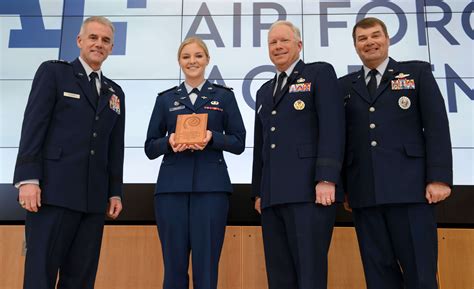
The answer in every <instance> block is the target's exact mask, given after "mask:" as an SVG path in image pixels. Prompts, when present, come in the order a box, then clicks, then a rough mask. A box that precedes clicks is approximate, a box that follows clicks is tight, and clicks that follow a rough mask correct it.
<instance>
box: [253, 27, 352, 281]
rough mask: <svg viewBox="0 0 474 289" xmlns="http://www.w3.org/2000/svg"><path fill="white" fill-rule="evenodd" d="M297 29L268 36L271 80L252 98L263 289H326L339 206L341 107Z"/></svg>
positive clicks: (331, 80)
mask: <svg viewBox="0 0 474 289" xmlns="http://www.w3.org/2000/svg"><path fill="white" fill-rule="evenodd" d="M301 48H302V42H301V36H300V32H299V29H298V28H297V27H295V26H294V25H293V24H292V23H291V22H288V21H278V22H275V23H274V24H273V25H272V26H271V27H270V30H269V33H268V50H269V55H270V59H271V61H272V62H273V64H274V65H275V68H276V70H277V73H276V76H275V78H274V79H271V80H270V81H268V82H266V83H265V84H263V85H262V87H261V88H260V89H259V90H258V92H257V99H256V106H255V134H254V136H255V142H254V156H253V157H254V158H253V175H252V193H253V196H254V197H255V209H256V210H257V211H258V212H260V213H261V220H262V232H263V242H264V249H265V261H266V269H267V277H268V284H269V288H270V289H310V288H311V289H322V288H326V287H327V253H328V250H329V245H330V242H331V235H332V229H333V226H334V222H335V217H336V208H335V206H334V205H333V203H334V202H336V201H341V200H342V197H343V196H342V190H341V186H340V185H339V184H340V170H341V167H342V161H343V153H344V106H343V101H342V93H341V91H340V89H339V86H338V83H337V77H336V74H335V72H334V69H333V68H332V66H331V65H330V64H328V63H323V62H317V63H310V64H307V63H304V62H303V61H301V60H300V59H299V53H300V51H301Z"/></svg>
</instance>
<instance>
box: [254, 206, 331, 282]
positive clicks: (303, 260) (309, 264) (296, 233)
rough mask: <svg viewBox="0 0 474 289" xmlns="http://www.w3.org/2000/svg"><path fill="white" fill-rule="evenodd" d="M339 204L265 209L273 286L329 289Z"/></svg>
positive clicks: (264, 228)
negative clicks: (329, 261) (329, 256)
mask: <svg viewBox="0 0 474 289" xmlns="http://www.w3.org/2000/svg"><path fill="white" fill-rule="evenodd" d="M335 220H336V206H335V205H332V206H329V207H324V206H321V205H316V204H315V203H293V204H283V205H275V206H271V207H267V208H264V209H263V210H262V232H263V244H264V249H265V261H266V268H267V278H268V287H269V289H326V288H327V273H328V268H327V253H328V250H329V245H330V243H331V237H332V231H333V227H334V222H335Z"/></svg>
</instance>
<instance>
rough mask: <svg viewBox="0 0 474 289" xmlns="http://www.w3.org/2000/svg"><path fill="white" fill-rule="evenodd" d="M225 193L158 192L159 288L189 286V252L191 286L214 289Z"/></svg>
mask: <svg viewBox="0 0 474 289" xmlns="http://www.w3.org/2000/svg"><path fill="white" fill-rule="evenodd" d="M228 210H229V193H227V192H212V193H201V192H198V193H196V192H194V193H161V194H157V195H155V217H156V223H157V226H158V234H159V237H160V241H161V247H162V251H163V262H164V271H165V272H164V282H163V289H188V288H189V277H188V267H189V256H190V253H192V268H193V285H194V289H216V288H217V275H218V269H219V258H220V254H221V249H222V244H223V242H224V235H225V226H226V223H227V212H228Z"/></svg>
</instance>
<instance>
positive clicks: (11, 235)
mask: <svg viewBox="0 0 474 289" xmlns="http://www.w3.org/2000/svg"><path fill="white" fill-rule="evenodd" d="M24 236H25V229H24V227H23V226H0V276H1V277H0V288H1V289H16V288H21V287H22V286H23V270H24V264H25V257H24V256H23V254H22V252H23V240H24Z"/></svg>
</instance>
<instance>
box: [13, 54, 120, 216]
mask: <svg viewBox="0 0 474 289" xmlns="http://www.w3.org/2000/svg"><path fill="white" fill-rule="evenodd" d="M92 93H93V91H92V87H91V85H90V83H89V80H88V76H87V75H86V73H85V70H84V68H83V66H82V64H81V62H80V61H79V59H76V60H74V61H73V62H71V63H69V62H64V61H46V62H44V63H43V64H41V66H40V67H39V68H38V71H37V72H36V74H35V77H34V79H33V84H32V89H31V92H30V95H29V98H28V104H27V106H26V110H25V115H24V120H23V126H22V131H21V140H20V147H19V151H18V157H17V161H16V166H15V173H14V180H13V182H14V183H18V182H20V181H24V180H30V179H38V180H39V181H40V188H41V200H42V203H45V204H49V205H55V206H60V207H65V208H69V209H72V210H76V211H81V212H87V213H104V212H105V209H106V206H107V203H108V199H109V198H110V197H112V196H122V177H123V158H124V130H125V95H124V93H123V91H122V89H121V88H120V86H119V85H117V84H116V83H115V82H113V81H112V80H110V79H108V78H106V77H105V76H103V75H102V78H101V91H100V98H99V99H100V100H99V103H98V104H97V103H95V102H94V101H93V99H94V98H93V96H92V95H93V94H92Z"/></svg>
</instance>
